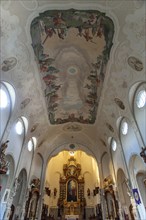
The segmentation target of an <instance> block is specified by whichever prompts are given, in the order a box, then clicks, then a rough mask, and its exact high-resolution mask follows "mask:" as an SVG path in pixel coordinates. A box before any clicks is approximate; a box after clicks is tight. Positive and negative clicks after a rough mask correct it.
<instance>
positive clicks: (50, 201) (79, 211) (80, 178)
mask: <svg viewBox="0 0 146 220" xmlns="http://www.w3.org/2000/svg"><path fill="white" fill-rule="evenodd" d="M52 177H53V178H52ZM89 177H90V178H89ZM44 187H45V195H44V205H43V208H44V212H43V213H42V219H43V218H44V219H45V215H48V216H50V217H51V216H52V217H53V216H54V219H57V218H59V217H62V218H64V217H65V216H68V215H74V216H76V218H79V217H80V218H81V219H84V217H85V215H86V218H87V217H89V216H91V215H96V212H95V209H96V206H97V204H99V200H100V199H99V194H98V189H99V171H98V165H97V162H96V160H95V159H94V158H93V157H92V156H89V155H87V154H86V153H85V152H83V151H81V150H77V151H74V152H73V151H72V152H70V151H61V152H60V153H59V154H57V155H56V156H54V157H52V158H51V159H50V160H49V162H48V165H47V167H46V177H45V184H44Z"/></svg>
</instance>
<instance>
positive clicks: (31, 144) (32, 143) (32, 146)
mask: <svg viewBox="0 0 146 220" xmlns="http://www.w3.org/2000/svg"><path fill="white" fill-rule="evenodd" d="M36 144H37V140H36V137H32V138H30V140H29V141H28V144H27V149H28V151H30V152H31V151H32V150H35V148H36Z"/></svg>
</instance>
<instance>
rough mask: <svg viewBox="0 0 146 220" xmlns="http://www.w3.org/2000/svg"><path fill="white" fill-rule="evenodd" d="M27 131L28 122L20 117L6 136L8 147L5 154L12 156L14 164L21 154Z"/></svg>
mask: <svg viewBox="0 0 146 220" xmlns="http://www.w3.org/2000/svg"><path fill="white" fill-rule="evenodd" d="M27 129H28V120H27V118H25V117H24V116H21V117H19V118H18V119H17V120H16V121H15V122H14V124H13V126H12V128H11V130H10V133H9V136H8V140H9V145H8V148H7V153H10V154H12V155H14V159H15V162H16V164H17V162H18V160H19V157H20V155H21V152H22V148H23V144H24V140H25V137H26V133H27Z"/></svg>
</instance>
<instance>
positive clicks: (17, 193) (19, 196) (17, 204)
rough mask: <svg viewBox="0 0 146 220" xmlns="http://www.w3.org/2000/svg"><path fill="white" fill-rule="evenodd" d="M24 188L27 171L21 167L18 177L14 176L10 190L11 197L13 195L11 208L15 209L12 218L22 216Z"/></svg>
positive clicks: (25, 186)
mask: <svg viewBox="0 0 146 220" xmlns="http://www.w3.org/2000/svg"><path fill="white" fill-rule="evenodd" d="M26 188H27V173H26V170H25V169H22V170H21V171H20V173H19V175H18V177H16V178H15V181H14V185H13V188H12V191H11V197H13V202H12V206H13V210H15V212H14V218H16V219H21V217H22V211H23V202H24V200H25V194H26ZM12 206H11V207H12Z"/></svg>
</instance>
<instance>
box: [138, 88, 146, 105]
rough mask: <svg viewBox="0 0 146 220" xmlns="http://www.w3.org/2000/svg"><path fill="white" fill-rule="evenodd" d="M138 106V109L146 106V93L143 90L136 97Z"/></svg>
mask: <svg viewBox="0 0 146 220" xmlns="http://www.w3.org/2000/svg"><path fill="white" fill-rule="evenodd" d="M136 104H137V107H138V108H142V107H144V106H145V105H146V91H145V90H141V91H140V92H139V93H138V94H137V97H136Z"/></svg>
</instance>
